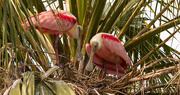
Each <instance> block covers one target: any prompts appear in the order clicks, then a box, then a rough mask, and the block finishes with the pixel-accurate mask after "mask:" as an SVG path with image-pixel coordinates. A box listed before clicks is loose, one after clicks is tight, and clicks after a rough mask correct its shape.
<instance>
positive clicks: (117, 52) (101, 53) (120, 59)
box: [86, 33, 132, 76]
mask: <svg viewBox="0 0 180 95" xmlns="http://www.w3.org/2000/svg"><path fill="white" fill-rule="evenodd" d="M94 41H97V42H98V45H100V47H99V49H98V50H97V51H96V52H95V54H94V57H93V63H94V64H95V65H97V66H98V67H100V68H101V69H103V70H104V64H106V69H107V71H106V72H107V73H109V74H115V75H117V74H118V76H121V75H123V74H125V70H126V69H127V65H126V63H129V65H130V66H131V67H132V63H131V60H130V58H129V56H128V55H127V53H126V50H125V48H124V47H123V45H122V44H121V42H120V41H119V40H118V39H117V38H116V37H114V36H113V35H110V34H107V33H99V34H97V35H95V36H94V37H93V38H92V39H91V41H90V44H92V43H93V42H94ZM90 44H89V43H87V44H86V52H87V54H88V56H90V54H91V45H90ZM115 56H116V60H117V63H118V73H117V70H116V69H117V68H116V60H115ZM103 62H104V63H103Z"/></svg>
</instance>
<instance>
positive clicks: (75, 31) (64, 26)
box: [24, 10, 82, 67]
mask: <svg viewBox="0 0 180 95" xmlns="http://www.w3.org/2000/svg"><path fill="white" fill-rule="evenodd" d="M53 12H54V13H53ZM30 18H31V20H32V23H33V24H34V26H35V28H36V29H38V30H42V32H43V33H46V34H53V35H54V38H53V47H54V50H55V54H56V63H57V65H59V66H60V67H63V64H60V63H59V56H58V49H57V46H58V38H59V35H63V33H67V34H68V35H69V36H70V37H72V38H74V39H77V44H78V47H77V48H78V49H77V50H78V51H77V54H76V56H77V55H78V57H79V58H81V57H82V55H81V52H80V39H81V30H82V28H81V26H80V25H77V19H76V17H75V16H74V15H72V14H71V13H70V12H67V11H63V10H50V11H45V12H41V13H40V14H38V15H36V18H37V20H36V18H35V17H34V16H31V17H30ZM31 20H29V21H30V22H31ZM29 21H28V19H25V23H26V24H27V26H28V28H29V29H31V27H30V26H31V25H32V24H31V25H30V24H29ZM24 26H25V25H24Z"/></svg>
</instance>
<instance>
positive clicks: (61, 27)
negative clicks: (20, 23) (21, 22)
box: [25, 10, 77, 34]
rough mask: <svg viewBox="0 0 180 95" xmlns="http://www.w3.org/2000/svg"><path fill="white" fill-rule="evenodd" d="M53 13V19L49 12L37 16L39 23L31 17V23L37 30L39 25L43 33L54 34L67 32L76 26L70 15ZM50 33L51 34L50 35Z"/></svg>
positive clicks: (59, 11) (60, 11)
mask: <svg viewBox="0 0 180 95" xmlns="http://www.w3.org/2000/svg"><path fill="white" fill-rule="evenodd" d="M53 11H54V13H55V16H56V17H54V14H53V13H52V11H51V10H50V11H45V12H42V13H40V14H38V15H37V16H36V17H37V20H38V21H39V22H37V21H36V19H35V17H34V16H31V19H32V22H33V24H34V25H35V26H36V28H37V29H38V28H39V27H38V23H39V24H40V27H41V28H42V30H44V31H43V33H48V34H56V33H59V32H64V31H68V30H69V29H71V28H72V27H73V26H74V25H75V24H76V22H77V20H76V17H74V16H73V15H72V14H71V13H69V12H66V11H63V10H53ZM56 19H57V20H56ZM25 21H26V24H27V25H28V27H30V25H29V22H28V20H27V19H26V20H25ZM52 31H53V33H51V32H52ZM54 32H56V33H54Z"/></svg>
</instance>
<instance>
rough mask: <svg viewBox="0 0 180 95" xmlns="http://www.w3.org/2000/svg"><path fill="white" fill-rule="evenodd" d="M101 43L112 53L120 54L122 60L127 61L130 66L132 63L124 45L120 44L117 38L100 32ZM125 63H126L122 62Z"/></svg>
mask: <svg viewBox="0 0 180 95" xmlns="http://www.w3.org/2000/svg"><path fill="white" fill-rule="evenodd" d="M101 37H102V39H103V44H104V46H105V47H106V48H108V49H109V50H110V51H111V52H112V53H115V54H116V55H118V56H120V57H121V58H122V59H123V60H125V61H126V62H128V63H129V65H130V66H131V68H132V63H131V60H130V58H129V56H128V55H127V53H126V50H125V48H124V46H123V45H122V44H121V42H120V41H119V39H117V38H116V37H114V36H112V35H109V34H102V36H101ZM122 65H124V66H125V65H126V64H122Z"/></svg>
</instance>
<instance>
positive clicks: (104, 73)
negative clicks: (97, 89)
mask: <svg viewBox="0 0 180 95" xmlns="http://www.w3.org/2000/svg"><path fill="white" fill-rule="evenodd" d="M103 65H104V71H103V75H102V77H101V79H103V78H104V77H106V70H107V69H106V63H105V61H103Z"/></svg>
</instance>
